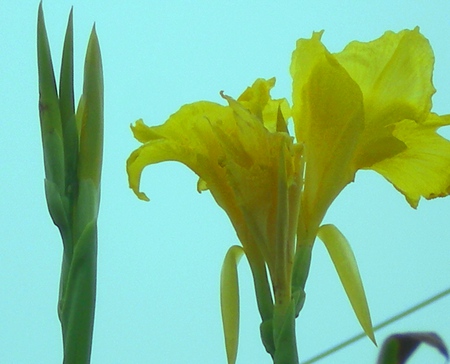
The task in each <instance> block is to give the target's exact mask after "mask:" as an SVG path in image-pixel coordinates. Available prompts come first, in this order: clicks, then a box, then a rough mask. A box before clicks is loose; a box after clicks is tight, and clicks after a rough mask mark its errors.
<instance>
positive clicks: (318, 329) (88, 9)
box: [0, 0, 450, 364]
mask: <svg viewBox="0 0 450 364" xmlns="http://www.w3.org/2000/svg"><path fill="white" fill-rule="evenodd" d="M71 5H74V24H75V52H76V58H75V59H76V63H75V67H76V85H77V91H78V95H79V90H80V88H81V79H82V65H83V59H84V52H85V49H86V45H87V40H88V36H89V32H90V29H91V26H92V24H93V22H94V21H95V22H96V24H97V25H96V27H97V32H98V36H99V39H100V44H101V49H102V54H103V62H104V78H105V152H104V170H103V183H102V188H103V190H102V202H101V210H100V220H99V260H98V269H99V271H98V299H97V316H96V325H95V332H94V346H93V354H92V362H93V363H107V364H114V363H118V364H119V363H225V361H226V360H225V351H224V345H223V338H222V328H221V321H220V306H219V275H220V268H221V264H222V260H223V257H224V255H225V253H226V251H227V249H228V247H229V246H231V245H233V244H237V243H238V241H237V239H236V236H235V233H234V231H233V230H232V228H231V225H230V223H229V221H228V218H227V217H226V215H225V213H224V212H223V211H222V210H220V209H219V207H217V206H216V205H215V203H214V202H213V199H212V197H211V196H210V195H209V193H204V194H202V195H199V194H198V193H197V192H196V189H195V187H196V176H195V175H194V174H193V173H192V172H191V171H189V170H188V169H187V168H185V167H183V166H181V165H179V164H175V163H167V164H162V165H158V166H154V167H153V168H149V169H148V170H146V172H145V173H144V177H143V184H142V189H143V190H144V191H146V192H147V194H148V195H149V197H150V198H151V199H152V201H151V202H150V203H145V202H142V201H139V200H138V199H137V198H136V197H135V196H134V195H133V193H132V192H131V191H130V190H129V189H128V186H127V179H126V174H125V160H126V158H127V157H128V155H129V153H130V152H131V151H132V150H133V149H134V148H136V147H137V146H138V144H137V142H135V141H134V140H133V138H132V136H131V133H130V130H129V124H130V123H131V122H133V121H134V120H136V119H137V118H140V117H142V118H144V120H145V121H146V122H147V123H148V124H150V125H156V124H159V123H162V122H164V120H165V119H166V118H167V117H168V115H170V114H171V113H173V112H175V111H176V110H177V109H178V108H179V107H180V106H181V105H182V104H184V103H188V102H193V101H197V100H200V99H205V100H211V101H216V102H223V100H221V98H220V96H219V91H220V90H224V91H225V92H226V93H227V94H229V95H232V96H238V95H239V93H240V92H241V91H243V90H244V89H245V88H246V87H247V86H248V85H250V84H251V83H252V82H253V81H254V80H255V79H256V78H257V77H265V78H269V77H273V76H275V77H277V85H276V87H275V89H274V92H273V95H274V96H275V97H287V98H290V82H291V81H290V77H289V73H288V67H289V64H290V57H291V52H292V50H293V48H294V45H295V41H296V40H297V39H298V38H300V37H309V36H310V35H311V33H312V31H317V30H321V29H325V34H324V36H323V41H324V43H325V44H326V45H327V46H328V48H329V49H330V50H331V51H339V50H341V49H342V48H343V46H345V44H347V43H348V42H349V41H351V40H355V39H357V40H364V41H367V40H372V39H374V38H377V37H379V36H380V35H381V34H382V33H383V32H384V31H385V30H394V31H398V30H401V29H404V28H413V27H415V26H416V25H418V26H420V28H421V31H422V32H423V34H425V36H426V37H427V38H428V39H430V42H431V44H432V46H433V49H434V51H435V54H436V66H435V78H434V84H435V87H436V88H437V94H436V95H435V97H434V110H435V111H436V112H438V113H449V112H450V103H449V102H448V100H449V99H450V71H449V70H450V68H449V64H450V47H449V43H448V39H449V34H450V2H449V1H448V0H441V1H437V0H426V1H425V0H423V1H392V0H390V1H388V0H377V1H356V0H355V1H342V0H327V1H312V0H311V1H276V2H275V1H245V2H244V1H241V2H239V1H228V2H224V1H167V2H164V5H161V2H159V1H132V2H121V3H118V2H117V3H113V2H111V1H104V0H84V1H81V0H72V1H65V0H64V1H62V0H47V1H45V2H44V11H45V18H46V23H47V30H48V33H49V38H50V43H51V48H52V53H53V57H54V63H55V67H56V69H59V61H60V54H61V44H62V40H63V34H64V31H65V26H66V21H67V15H68V13H69V10H70V7H71ZM37 7H38V1H29V0H21V1H13V0H2V1H1V2H0V50H1V53H0V95H1V98H2V99H1V102H0V115H1V118H2V127H1V128H0V141H1V142H0V166H2V172H1V174H0V194H1V196H2V198H1V200H0V201H1V203H0V209H1V210H0V211H1V213H0V216H1V226H2V229H1V233H0V297H1V298H0V362H1V363H8V364H9V363H10V364H18V363H19V364H20V363H60V362H61V355H62V349H61V334H60V327H59V321H58V319H57V315H56V303H57V295H58V283H59V273H60V264H61V252H62V244H61V242H60V238H59V234H58V231H57V229H56V227H54V226H53V225H52V223H51V220H50V217H49V215H48V212H47V208H46V203H45V197H44V188H43V178H44V170H43V161H42V151H41V141H40V131H39V120H38V112H37V102H38V91H37V67H36V45H35V39H36V16H37ZM447 135H449V133H447ZM449 221H450V198H449V199H439V200H435V201H422V202H421V203H420V205H419V209H418V210H417V211H415V210H412V209H411V208H410V207H409V206H408V204H407V203H406V202H405V200H404V198H403V197H402V196H401V195H400V194H399V193H397V192H396V191H395V189H394V188H392V187H391V186H390V185H389V184H388V183H387V182H386V181H384V180H383V178H382V177H380V176H378V175H376V174H374V173H373V172H360V173H359V174H358V175H357V179H356V183H354V184H352V185H350V186H349V187H347V189H346V190H345V191H344V192H343V193H342V194H341V195H340V196H339V198H338V199H337V200H336V201H335V203H334V204H333V206H332V208H331V209H330V210H329V213H328V215H327V216H326V218H325V222H329V223H334V224H335V225H337V226H338V227H339V228H340V229H341V231H342V232H343V233H344V234H345V235H346V236H347V238H348V239H349V240H350V242H351V244H352V247H353V249H354V252H355V255H356V257H357V260H358V264H359V267H360V271H361V275H362V278H363V282H364V284H365V288H366V293H367V297H368V300H369V305H370V308H371V312H372V316H373V321H374V323H378V322H380V321H382V320H384V319H386V318H388V317H390V316H391V315H393V314H395V313H398V312H399V311H401V310H403V309H405V308H407V307H409V306H411V305H413V304H415V303H417V302H418V301H420V300H423V299H425V298H427V297H429V296H431V295H433V294H434V293H437V292H439V291H441V290H443V289H445V288H447V287H448V286H449V281H450V280H449V276H450V274H449V273H450V246H449V245H450V229H449ZM240 278H241V292H242V321H241V341H240V348H239V354H238V363H245V364H247V363H249V364H250V363H270V362H271V360H270V357H269V356H268V355H267V354H266V353H265V352H264V349H263V347H262V344H261V341H260V338H259V316H258V313H257V310H256V304H255V299H254V291H253V286H252V281H251V277H250V273H249V269H248V266H247V264H246V261H245V260H243V261H242V264H241V268H240ZM449 305H450V298H445V299H442V300H441V301H438V302H437V303H435V304H434V305H432V306H430V307H428V308H426V309H424V310H422V311H420V312H419V313H416V314H415V315H413V316H411V317H408V318H406V319H404V320H402V321H400V322H398V323H397V324H395V325H392V326H390V327H388V328H387V329H385V330H382V331H380V332H378V333H377V339H378V341H379V342H382V340H383V338H384V337H385V336H386V335H388V334H389V333H392V332H395V331H406V330H426V331H437V332H438V333H439V334H441V335H442V337H443V338H444V339H445V340H446V341H447V343H449V344H450V329H449V327H450V318H449V315H448V308H449ZM297 331H298V346H299V353H300V356H301V358H302V359H303V360H306V359H307V358H310V357H311V356H314V355H316V354H318V353H320V352H321V351H323V350H325V349H327V348H329V347H330V346H333V345H334V344H337V343H339V342H341V341H343V340H344V339H346V338H348V337H350V336H352V335H354V334H356V333H359V331H360V329H359V326H358V323H357V321H356V318H355V317H354V315H353V313H352V311H351V309H350V305H349V303H348V301H347V299H346V297H345V294H344V292H343V289H342V288H341V286H340V284H339V282H338V278H337V275H336V273H335V272H334V268H333V266H332V264H331V261H330V259H329V258H328V256H327V254H326V252H325V249H324V248H323V247H322V246H321V244H320V242H318V243H317V244H316V246H315V250H314V257H313V262H312V269H311V276H310V280H309V282H308V284H307V300H306V305H305V308H304V310H303V311H302V312H301V315H300V318H299V319H298V320H297ZM376 353H377V350H376V348H375V347H374V346H373V345H372V343H371V342H370V341H369V340H368V339H366V340H363V341H360V342H359V343H357V344H355V345H353V346H351V347H349V348H347V349H345V350H343V351H341V352H339V353H338V354H336V355H334V356H333V357H331V358H327V359H325V360H323V361H322V362H321V363H343V364H344V363H363V364H364V363H374V362H375V357H376ZM424 362H437V363H441V362H443V360H442V359H441V358H440V357H439V356H438V355H437V354H435V353H434V351H432V350H430V349H422V350H421V353H420V354H419V355H418V357H417V358H416V360H413V361H412V362H411V363H424Z"/></svg>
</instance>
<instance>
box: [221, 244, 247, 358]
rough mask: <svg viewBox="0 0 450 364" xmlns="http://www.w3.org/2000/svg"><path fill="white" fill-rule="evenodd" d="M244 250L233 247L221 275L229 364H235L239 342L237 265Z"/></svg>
mask: <svg viewBox="0 0 450 364" xmlns="http://www.w3.org/2000/svg"><path fill="white" fill-rule="evenodd" d="M243 254H244V249H242V248H241V247H240V246H237V245H234V246H232V247H231V248H230V249H229V250H228V252H227V254H226V256H225V260H224V262H223V266H222V272H221V275H220V306H221V310H222V323H223V331H224V336H225V348H226V351H227V360H228V364H234V363H235V362H236V357H237V349H238V341H239V282H238V272H237V265H238V263H239V260H240V259H241V257H242V255H243Z"/></svg>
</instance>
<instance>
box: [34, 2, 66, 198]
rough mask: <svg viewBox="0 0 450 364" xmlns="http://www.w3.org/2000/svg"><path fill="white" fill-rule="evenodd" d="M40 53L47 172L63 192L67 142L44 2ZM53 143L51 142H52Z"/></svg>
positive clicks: (39, 11) (40, 105)
mask: <svg viewBox="0 0 450 364" xmlns="http://www.w3.org/2000/svg"><path fill="white" fill-rule="evenodd" d="M37 56H38V74H39V118H40V121H41V135H42V145H43V149H44V167H45V176H46V178H47V179H48V180H50V181H52V182H54V183H55V185H56V186H57V188H58V190H59V191H60V192H64V188H65V177H64V145H63V134H62V127H61V117H60V112H59V100H58V93H57V90H56V82H55V74H54V71H53V63H52V57H51V53H50V45H49V42H48V37H47V30H46V29H45V20H44V13H43V10H42V3H40V4H39V10H38V23H37ZM49 144H51V145H49Z"/></svg>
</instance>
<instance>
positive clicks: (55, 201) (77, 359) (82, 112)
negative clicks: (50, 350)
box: [37, 3, 103, 364]
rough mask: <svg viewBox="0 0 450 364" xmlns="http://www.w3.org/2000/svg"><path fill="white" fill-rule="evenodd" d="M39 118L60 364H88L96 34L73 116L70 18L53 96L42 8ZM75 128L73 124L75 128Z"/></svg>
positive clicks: (97, 115) (97, 133)
mask: <svg viewBox="0 0 450 364" xmlns="http://www.w3.org/2000/svg"><path fill="white" fill-rule="evenodd" d="M37 50H38V70H39V116H40V121H41V133H42V144H43V151H44V166H45V193H46V199H47V206H48V209H49V212H50V215H51V217H52V220H53V222H54V224H55V225H56V226H57V227H58V229H59V231H60V234H61V238H62V242H63V248H64V249H63V258H62V267H61V279H60V291H59V300H58V316H59V320H60V321H61V328H62V336H63V345H64V363H66V364H72V363H74V364H76V363H89V362H90V356H91V350H92V333H93V326H94V313H95V296H96V279H97V218H98V208H99V203H100V178H101V165H102V153H103V151H102V150H103V73H102V62H101V55H100V48H99V43H98V38H97V34H96V31H95V27H94V28H93V29H92V32H91V35H90V39H89V44H88V47H87V52H86V60H85V66H84V70H85V77H84V85H83V95H82V97H81V100H82V101H80V103H79V105H78V110H77V112H75V104H74V90H73V15H72V11H71V12H70V15H69V20H68V25H67V30H66V35H65V40H64V47H63V55H62V62H61V74H60V84H59V90H58V89H57V87H56V81H55V75H54V71H53V64H52V59H51V53H50V47H49V42H48V38H47V31H46V28H45V21H44V14H43V10H42V3H40V4H39V10H38V28H37ZM77 124H78V125H77Z"/></svg>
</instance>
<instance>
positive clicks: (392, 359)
mask: <svg viewBox="0 0 450 364" xmlns="http://www.w3.org/2000/svg"><path fill="white" fill-rule="evenodd" d="M421 343H424V344H428V345H429V346H431V347H434V348H436V349H437V350H438V351H439V352H440V353H441V354H442V355H443V356H444V357H445V358H446V359H447V360H448V358H449V356H448V349H447V347H446V346H445V343H444V341H443V340H442V339H441V338H440V337H439V336H438V335H436V334H435V333H432V332H409V333H404V334H394V335H391V336H389V337H388V338H387V339H386V340H385V341H384V343H383V346H382V347H381V350H380V355H379V356H378V360H377V364H403V363H405V362H406V361H407V360H408V358H409V357H410V356H411V355H412V354H413V353H414V351H415V350H416V349H417V348H418V346H419V345H420V344H421Z"/></svg>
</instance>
